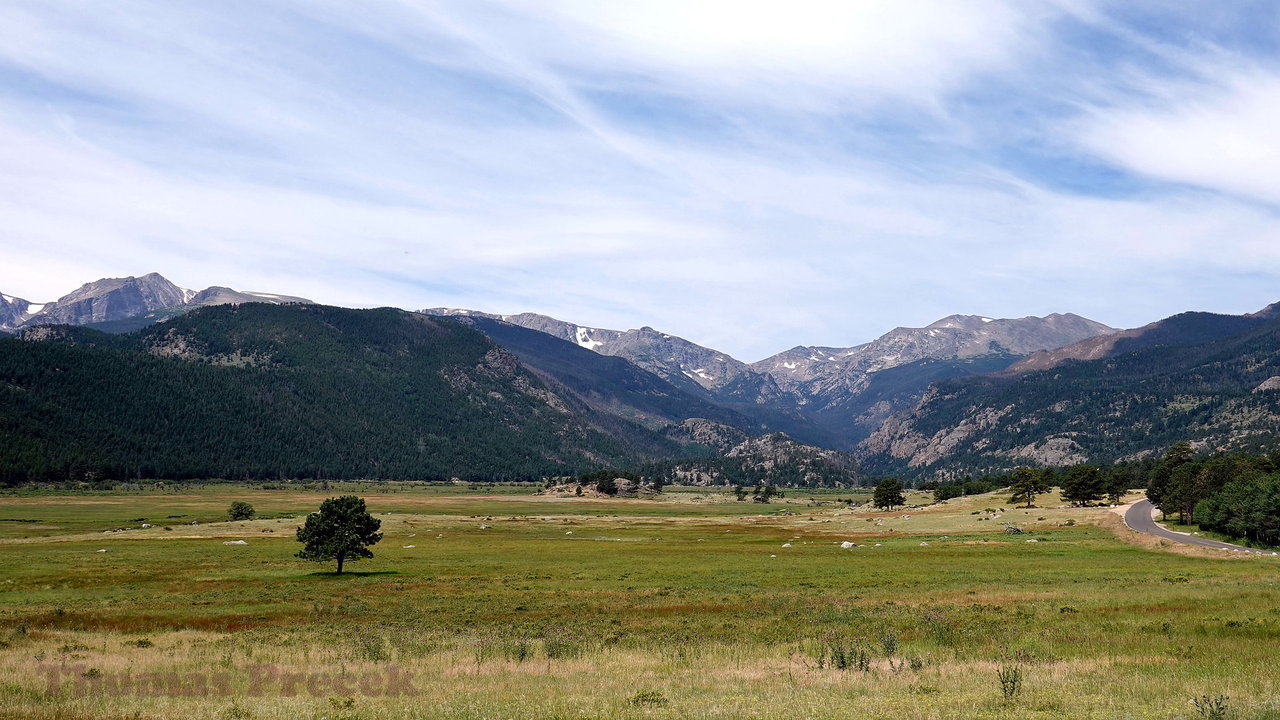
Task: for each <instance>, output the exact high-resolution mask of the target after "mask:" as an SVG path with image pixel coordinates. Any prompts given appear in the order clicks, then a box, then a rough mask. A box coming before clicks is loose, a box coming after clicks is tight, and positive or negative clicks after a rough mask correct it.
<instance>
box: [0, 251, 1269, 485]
mask: <svg viewBox="0 0 1280 720" xmlns="http://www.w3.org/2000/svg"><path fill="white" fill-rule="evenodd" d="M255 303H271V304H277V305H281V304H285V305H289V304H303V305H301V306H300V307H305V306H306V305H305V304H309V301H306V300H304V299H302V298H295V297H289V296H282V295H274V294H266V293H247V292H238V291H235V290H231V289H229V288H223V287H213V288H208V289H206V290H203V291H199V292H193V291H190V290H184V289H182V288H179V287H178V286H176V285H174V284H173V283H171V282H169V281H168V280H166V279H165V278H163V277H161V276H159V275H157V274H154V273H152V274H149V275H144V276H141V277H137V278H134V277H130V278H118V279H104V280H99V281H97V282H94V283H89V284H86V285H84V286H82V287H81V288H79V289H78V290H76V291H74V292H72V293H69V294H68V295H66V296H64V297H62V298H60V299H59V300H57V301H56V302H53V303H47V304H45V305H32V304H31V303H28V302H27V301H25V300H22V299H20V298H13V297H10V296H7V295H5V296H0V329H7V330H9V331H17V332H18V333H19V337H21V338H23V339H24V340H27V341H31V340H37V339H55V340H57V341H58V342H60V343H61V344H63V345H67V344H68V343H67V341H66V339H67V338H80V336H76V335H73V334H67V332H65V331H56V330H52V329H50V326H54V325H58V326H64V325H70V326H87V327H89V328H94V329H99V330H104V331H108V332H111V333H127V334H126V335H124V336H122V340H121V342H125V341H126V339H128V338H138V337H146V338H154V337H155V333H161V334H163V332H164V331H165V329H173V328H177V327H179V325H175V324H174V323H175V321H177V320H179V319H182V318H186V317H195V318H202V322H203V323H205V324H206V325H207V324H208V323H210V322H213V321H212V320H210V319H209V318H218V317H221V316H220V315H219V314H217V313H214V314H212V315H210V314H209V312H210V311H208V310H204V311H199V312H196V311H198V310H199V309H200V308H207V307H209V306H214V305H229V306H243V307H244V308H246V309H248V308H253V307H255V305H254V304H255ZM316 307H320V306H316ZM330 310H332V311H335V312H336V311H337V310H338V309H336V308H335V309H330ZM328 311H329V310H326V312H328ZM387 311H388V312H390V310H387ZM295 312H300V310H297V309H295ZM350 312H361V311H350ZM395 312H403V311H395ZM416 316H419V317H431V318H436V319H437V320H435V321H433V322H444V323H446V325H442V327H453V326H456V325H458V324H461V325H463V326H466V327H468V328H469V331H470V332H474V331H478V334H479V335H480V336H482V337H484V338H485V339H486V342H488V343H490V344H491V345H492V346H493V347H495V348H500V349H501V350H502V351H503V352H504V353H506V355H505V357H509V358H511V362H513V363H515V364H516V365H518V367H519V369H520V371H521V372H522V373H526V374H527V375H522V377H527V378H529V379H531V380H528V382H536V383H539V384H540V386H541V387H543V388H545V389H546V392H548V393H550V395H549V396H548V397H552V396H554V397H555V398H556V400H555V403H554V404H557V405H559V406H561V407H563V408H567V409H568V411H569V413H570V414H571V415H572V416H573V417H574V418H575V421H574V422H575V423H577V424H576V425H575V427H577V428H578V430H577V431H575V432H574V433H568V434H566V435H565V436H564V437H566V438H567V437H570V436H573V437H578V438H583V437H587V436H588V435H589V436H590V437H592V438H594V440H592V441H590V442H585V444H582V443H579V444H578V445H576V446H574V447H573V448H567V447H566V448H561V449H560V450H553V449H546V450H545V452H544V459H545V458H548V457H559V458H560V460H556V461H554V462H550V464H548V465H546V468H551V467H554V466H556V464H557V463H561V465H563V468H562V469H566V468H576V467H580V466H582V464H583V463H587V464H589V462H588V460H587V459H588V458H593V459H594V460H592V461H593V462H597V463H613V464H616V463H618V462H622V461H627V462H637V463H653V462H667V463H668V467H672V468H674V467H676V466H672V465H670V464H669V463H670V462H675V461H679V462H681V463H684V465H682V466H680V467H681V468H682V469H681V470H680V472H679V473H677V474H680V473H684V474H685V475H688V476H695V475H706V476H717V473H718V474H719V475H718V476H719V477H730V476H733V477H740V476H742V474H743V473H744V472H746V470H745V469H746V468H756V469H757V470H759V471H760V472H764V470H760V468H766V469H767V470H768V471H769V472H781V471H780V470H775V469H774V468H773V466H771V465H769V464H767V463H764V462H763V461H760V459H759V457H755V459H752V460H749V461H746V460H744V461H740V462H737V464H734V463H728V464H726V463H727V461H726V460H724V458H730V457H734V456H733V455H731V454H730V452H731V450H732V448H734V447H742V448H753V447H756V445H758V444H759V443H756V440H757V439H759V438H768V437H770V436H772V435H774V434H776V433H779V432H782V433H785V435H782V436H778V437H776V438H775V439H774V440H773V441H770V442H769V443H766V444H770V445H771V446H772V447H773V448H774V455H775V456H776V457H782V456H784V455H785V456H786V457H788V458H791V460H788V461H787V462H788V463H790V464H789V465H788V466H787V467H788V468H790V469H789V470H788V471H787V472H791V475H790V476H792V477H806V478H809V479H811V480H812V479H814V478H821V479H822V480H821V481H823V482H826V481H828V480H829V479H831V478H836V477H848V476H850V475H848V473H852V472H854V471H853V470H851V469H850V468H852V463H851V461H850V458H851V457H857V458H858V459H859V461H860V462H861V463H862V464H863V466H864V467H865V468H866V469H868V470H870V471H872V472H877V473H890V472H891V473H900V474H904V475H909V476H919V475H922V474H944V475H951V474H957V473H964V472H978V471H985V470H989V469H990V470H996V469H1007V468H1009V467H1012V466H1013V465H1016V464H1019V463H1027V464H1062V463H1071V462H1078V461H1081V460H1085V459H1087V460H1090V461H1109V460H1115V459H1121V458H1134V457H1141V456H1142V455H1143V453H1147V452H1154V451H1157V450H1158V449H1159V448H1160V447H1162V445H1161V443H1165V444H1170V443H1172V442H1175V441H1176V440H1177V439H1184V438H1187V437H1193V438H1195V439H1196V440H1197V442H1200V443H1201V445H1202V446H1203V447H1206V448H1219V447H1236V446H1242V445H1249V446H1251V447H1253V446H1256V445H1258V444H1259V443H1262V442H1265V441H1266V433H1268V432H1270V431H1271V430H1270V428H1271V425H1270V423H1271V422H1272V419H1271V415H1270V411H1269V410H1267V409H1266V407H1265V402H1264V399H1265V397H1269V395H1268V394H1267V393H1266V392H1261V393H1260V394H1254V393H1253V392H1252V391H1253V390H1254V389H1255V388H1257V387H1261V386H1262V385H1265V384H1266V382H1268V381H1269V379H1270V378H1271V377H1272V375H1269V374H1267V373H1271V372H1272V370H1274V371H1275V372H1274V375H1275V376H1276V377H1280V368H1272V367H1271V365H1270V364H1268V363H1270V356H1266V357H1262V356H1261V355H1259V353H1260V352H1263V350H1260V349H1259V348H1263V349H1265V346H1266V343H1267V342H1268V339H1267V338H1269V337H1270V336H1268V335H1266V328H1268V327H1270V324H1271V323H1275V322H1280V320H1277V316H1280V305H1277V306H1269V307H1267V308H1264V309H1263V310H1261V311H1259V312H1257V313H1251V314H1248V315H1241V316H1230V315H1215V314H1211V313H1194V312H1191V313H1183V314H1180V315H1176V316H1173V317H1171V318H1166V319H1165V320H1161V321H1157V322H1154V323H1151V324H1149V325H1146V326H1144V327H1141V328H1135V329H1132V330H1116V329H1114V328H1110V327H1108V326H1106V325H1103V324H1101V323H1098V322H1095V321H1092V320H1089V319H1087V318H1083V317H1080V316H1078V315H1073V314H1069V313H1068V314H1056V313H1055V314H1051V315H1048V316H1045V317H1025V318H1014V319H1002V318H990V317H984V316H974V315H952V316H948V317H945V318H942V319H940V320H938V321H936V322H934V323H931V324H929V325H927V326H924V327H920V328H909V327H899V328H895V329H893V330H891V331H889V332H888V333H886V334H885V335H883V336H881V337H879V338H876V339H875V340H872V341H870V342H867V343H863V344H860V345H852V346H848V347H832V346H801V347H796V348H792V349H791V350H787V351H784V352H781V353H778V354H776V355H774V356H772V357H769V358H766V359H764V360H760V361H758V362H754V363H745V362H742V361H740V360H738V359H736V358H733V357H732V356H730V355H728V354H727V353H724V352H720V351H717V350H715V349H712V348H707V347H703V346H701V345H698V344H696V343H693V342H691V341H689V340H686V339H684V338H681V337H678V336H675V335H671V334H669V333H664V332H661V331H659V330H655V329H654V328H651V327H641V328H639V329H632V330H613V329H607V328H597V327H589V326H583V325H577V324H575V323H572V322H568V321H564V320H559V319H556V318H552V317H548V316H545V315H539V314H534V313H522V314H516V315H498V314H493V313H487V312H482V311H478V310H468V309H453V308H430V309H426V310H420V311H418V312H417V313H416ZM236 317H239V316H236ZM272 317H275V318H276V321H282V320H281V319H280V317H277V316H272ZM285 317H288V316H285ZM344 317H345V316H344ZM355 317H358V316H355ZM344 322H351V323H356V322H358V320H356V319H353V318H347V319H346V320H344ZM157 325H159V327H152V326H157ZM214 325H215V326H217V323H214ZM219 327H220V326H219ZM82 332H83V331H82ZM242 332H243V330H242ZM1257 333H1263V334H1262V335H1257ZM94 337H95V338H96V339H94V340H93V341H92V342H89V343H86V344H87V345H88V346H92V347H93V348H98V349H101V348H104V347H108V346H109V345H110V343H109V342H108V341H107V340H105V339H104V338H109V337H110V336H109V335H100V336H94ZM1248 338H1253V339H1252V340H1248V341H1247V342H1246V340H1247V339H1248ZM128 341H129V342H133V340H128ZM79 342H80V340H79V339H77V340H75V341H73V342H70V346H72V347H79V345H78V344H77V343H79ZM146 342H148V343H149V342H152V340H147V341H146ZM218 342H219V343H222V344H227V345H228V347H230V346H234V345H235V342H233V341H231V340H226V341H225V342H224V341H222V340H219V341H218ZM300 342H301V340H300ZM1249 343H1252V344H1249ZM144 344H145V343H144ZM155 347H157V346H154V345H147V346H146V352H147V353H148V354H150V355H151V356H153V357H154V356H155V354H156V351H155ZM166 347H168V346H166ZM1175 348H1176V351H1175V350H1174V349H1175ZM1224 348H1225V349H1227V350H1225V352H1227V355H1226V356H1222V352H1224ZM133 349H134V350H135V351H136V350H138V348H137V347H134V348H133ZM1246 349H1247V352H1246ZM119 350H120V347H119V346H117V347H115V351H119ZM1232 353H1234V354H1232ZM1246 354H1247V355H1248V357H1245V355H1246ZM1263 354H1265V353H1263ZM223 355H226V356H227V357H231V355H227V354H226V353H224V354H223ZM170 356H171V357H173V358H178V359H184V357H183V356H182V353H170V354H169V356H166V357H170ZM220 357H222V356H220ZM1206 358H1216V359H1214V360H1213V361H1212V362H1213V363H1214V364H1213V365H1212V367H1202V366H1201V365H1198V364H1197V363H1200V362H1201V361H1205V362H1208V361H1207V360H1206ZM185 359H189V358H185ZM241 360H243V358H241ZM333 361H334V362H336V363H337V364H338V365H340V366H341V365H343V364H344V363H347V360H344V359H342V358H335V359H334V360H333ZM201 362H208V360H207V359H206V360H202V361H201ZM219 362H221V361H219ZM237 362H240V361H237ZM244 362H246V363H247V364H248V365H251V366H255V367H256V365H255V362H256V361H253V360H252V359H250V360H246V361H244ZM222 364H224V365H225V364H227V363H225V362H222ZM231 364H235V363H231ZM347 364H349V363H347ZM1261 375H1266V377H1260V376H1261ZM1206 377H1211V378H1214V382H1215V383H1222V384H1223V385H1222V387H1220V388H1219V387H1218V386H1216V385H1214V384H1213V383H1209V384H1207V385H1206V383H1205V381H1204V378H1206ZM0 382H4V379H3V378H2V377H0ZM1274 384H1275V385H1277V386H1280V380H1276V381H1275V382H1274ZM1155 387H1159V388H1160V390H1159V391H1158V392H1157V391H1156V390H1153V389H1152V388H1155ZM494 392H495V393H497V394H498V395H501V396H503V397H510V396H511V390H510V388H508V389H507V390H506V391H504V390H494ZM1090 398H1092V399H1090ZM1103 398H1105V399H1106V400H1107V401H1106V402H1104V401H1103ZM1118 398H1127V400H1125V401H1124V402H1121V401H1120V400H1119V399H1118ZM1191 398H1197V399H1195V400H1192V399H1191ZM1157 399H1158V400H1160V402H1162V403H1163V404H1158V403H1157V404H1155V405H1153V404H1152V403H1156V401H1157ZM1113 400H1114V402H1112V401H1113ZM1108 403H1110V404H1108ZM1116 403H1119V404H1116ZM1184 405H1185V406H1186V408H1184V407H1183V406H1184ZM1099 413H1101V415H1099ZM1210 416H1212V417H1210ZM1111 418H1118V419H1117V420H1114V421H1113V420H1112V419H1111ZM1193 420H1194V422H1193ZM1195 422H1202V423H1207V424H1206V425H1204V426H1203V427H1201V426H1198V425H1195V424H1194V423H1195ZM691 427H692V428H698V431H697V432H693V431H692V430H691V429H690V428H691ZM708 427H712V428H717V430H715V431H714V432H711V431H708V430H707V428H708ZM583 433H587V435H583ZM712 437H714V438H719V440H717V441H716V442H710V443H708V438H712ZM725 437H732V438H734V442H732V443H728V442H727V441H724V438H725ZM753 443H754V444H753ZM788 443H795V444H796V445H797V446H798V447H801V448H807V449H804V450H803V451H802V452H793V451H788V452H787V453H782V454H779V452H778V451H777V448H782V447H790V446H789V445H788ZM548 447H550V446H548ZM822 448H826V449H827V450H822ZM741 452H748V451H747V450H742V451H741ZM751 452H753V453H754V454H755V455H756V456H759V454H760V453H759V448H757V449H756V450H754V451H751ZM824 452H835V453H837V454H836V455H832V456H826V455H822V453H824ZM844 453H852V455H845V454H844ZM699 454H701V456H703V457H707V458H712V457H718V458H721V460H720V461H717V462H718V463H719V464H716V463H712V464H711V465H707V464H705V463H704V464H703V465H701V466H697V465H696V464H695V465H689V464H688V462H687V461H684V460H679V459H680V458H685V457H692V456H696V455H699ZM801 456H804V457H805V458H806V459H805V460H804V461H803V463H802V462H801V461H800V460H797V459H796V458H800V457H801ZM571 458H577V460H571ZM802 465H803V467H805V468H807V469H806V470H804V471H803V472H800V471H796V472H792V471H793V470H795V468H798V467H801V466H802ZM527 467H532V465H529V466H527ZM815 468H820V469H815ZM709 469H710V470H709ZM712 470H714V471H712ZM753 472H754V471H753ZM842 473H845V475H841V474H842ZM455 474H456V473H455Z"/></svg>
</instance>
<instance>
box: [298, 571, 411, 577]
mask: <svg viewBox="0 0 1280 720" xmlns="http://www.w3.org/2000/svg"><path fill="white" fill-rule="evenodd" d="M399 574H400V571H399V570H369V571H367V572H360V571H359V570H343V571H342V574H341V575H339V574H338V573H337V572H336V571H334V570H317V571H316V572H313V573H307V574H306V576H305V577H330V578H340V577H373V576H375V575H399Z"/></svg>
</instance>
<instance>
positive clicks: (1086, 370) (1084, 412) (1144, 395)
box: [859, 314, 1280, 473]
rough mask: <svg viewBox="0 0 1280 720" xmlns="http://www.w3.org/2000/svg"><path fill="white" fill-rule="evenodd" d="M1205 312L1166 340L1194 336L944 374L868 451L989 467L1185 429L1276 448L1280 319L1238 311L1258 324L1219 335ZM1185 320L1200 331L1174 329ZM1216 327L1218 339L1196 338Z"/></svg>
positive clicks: (919, 466)
mask: <svg viewBox="0 0 1280 720" xmlns="http://www.w3.org/2000/svg"><path fill="white" fill-rule="evenodd" d="M1188 315H1191V317H1187V316H1188ZM1195 315H1203V314H1184V315H1180V316H1176V317H1175V318H1171V319H1170V320H1171V322H1166V324H1165V326H1164V329H1165V332H1164V334H1163V335H1162V337H1163V338H1164V339H1165V340H1169V341H1175V340H1185V341H1190V342H1188V344H1158V345H1150V346H1147V347H1140V348H1138V349H1135V350H1132V351H1130V352H1126V353H1123V354H1119V355H1116V356H1114V357H1105V358H1102V359H1098V360H1091V361H1071V362H1066V363H1065V364H1063V365H1061V366H1059V367H1055V368H1052V369H1049V370H1041V371H1033V372H1027V373H1024V374H1020V375H1004V376H989V377H976V378H967V379H963V380H949V381H942V382H939V383H937V384H936V385H934V387H933V388H932V389H931V390H930V392H929V393H928V394H927V395H926V397H925V398H924V399H923V400H922V401H921V402H920V404H919V405H918V406H917V407H915V408H914V409H913V410H911V411H909V412H905V413H902V414H899V415H897V416H895V417H893V418H891V419H890V420H889V421H887V422H886V423H885V424H884V425H883V426H882V427H881V428H880V429H879V430H878V431H876V432H875V433H874V434H873V435H872V436H871V437H870V438H868V439H867V440H866V441H864V442H863V443H862V444H861V445H860V446H859V457H860V458H861V459H862V461H863V462H864V463H867V464H868V465H869V466H870V468H874V469H877V470H880V471H885V472H889V471H900V472H914V473H922V472H934V471H943V472H979V471H986V470H1003V469H1008V468H1010V467H1012V466H1015V465H1019V464H1031V465H1036V464H1048V465H1061V464H1070V463H1076V462H1085V461H1088V462H1094V463H1100V462H1101V463H1105V462H1110V461H1114V460H1117V459H1123V458H1138V457H1145V456H1147V455H1150V454H1152V453H1154V452H1159V451H1161V450H1162V449H1164V448H1166V447H1168V446H1170V445H1172V444H1173V443H1175V442H1178V441H1181V440H1190V441H1193V442H1194V443H1195V444H1196V445H1197V446H1198V447H1202V448H1207V449H1213V450H1218V449H1222V450H1227V449H1272V448H1274V447H1275V446H1276V441H1277V440H1276V439H1277V435H1276V433H1277V432H1280V393H1277V392H1276V391H1275V390H1276V388H1280V379H1273V378H1277V377H1278V376H1280V319H1270V320H1267V319H1261V320H1257V321H1256V322H1243V323H1240V322H1238V321H1230V322H1229V323H1227V324H1228V325H1230V326H1236V327H1238V326H1240V325H1243V326H1245V327H1246V328H1247V329H1245V330H1244V331H1243V332H1238V333H1235V334H1232V335H1229V336H1227V337H1214V336H1216V335H1218V334H1219V332H1218V331H1217V330H1214V331H1211V332H1206V325H1205V322H1204V320H1205V318H1203V317H1195ZM1176 327H1184V328H1185V329H1187V330H1188V332H1185V333H1182V334H1173V333H1172V332H1171V330H1170V328H1176ZM1213 327H1215V328H1221V327H1222V323H1217V322H1215V323H1214V324H1213ZM1206 336H1208V337H1212V338H1213V339H1211V340H1209V341H1200V342H1196V341H1197V340H1203V338H1204V337H1206Z"/></svg>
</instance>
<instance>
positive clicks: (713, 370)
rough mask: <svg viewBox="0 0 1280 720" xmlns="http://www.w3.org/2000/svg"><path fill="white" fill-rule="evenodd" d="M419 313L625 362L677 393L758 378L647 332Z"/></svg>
mask: <svg viewBox="0 0 1280 720" xmlns="http://www.w3.org/2000/svg"><path fill="white" fill-rule="evenodd" d="M418 312H421V313H423V314H426V315H439V316H444V317H485V318H489V319H492V320H502V321H503V322H508V323H511V324H512V325H519V326H520V327H523V328H528V329H530V330H538V331H539V332H544V333H547V334H548V335H552V336H554V337H558V338H560V339H561V340H567V341H569V342H571V343H575V344H577V345H579V346H581V347H584V348H586V349H588V350H593V351H595V352H597V353H600V354H601V355H612V356H615V357H621V358H626V359H627V360H630V361H631V362H633V363H635V364H636V365H638V366H639V367H641V368H644V369H645V370H648V371H649V372H651V373H653V374H655V375H657V376H658V377H660V378H662V379H664V380H666V381H667V382H670V383H672V384H673V385H676V386H677V387H684V388H690V387H691V386H693V387H696V388H699V389H701V390H703V391H707V392H710V393H713V394H714V393H716V392H717V391H719V390H721V389H723V388H727V387H729V386H731V385H733V384H734V383H735V382H737V381H739V380H741V379H743V378H744V376H745V377H747V378H750V379H752V380H754V378H751V376H753V375H755V374H756V373H754V372H753V371H752V370H751V369H750V368H749V367H748V366H747V364H746V363H744V362H742V361H740V360H737V359H734V358H732V357H730V356H728V355H726V354H725V353H722V352H718V351H716V350H712V349H710V348H705V347H703V346H701V345H698V344H695V343H692V342H689V341H688V340H685V339H684V338H681V337H677V336H675V335H668V334H667V333H664V332H659V331H657V330H654V329H653V328H651V327H642V328H639V329H635V330H626V331H622V330H609V329H606V328H593V327H587V326H585V325H576V324H574V323H570V322H565V321H563V320H557V319H555V318H553V317H548V316H546V315H539V314H537V313H520V314H517V315H495V314H492V313H484V312H479V311H476V310H461V309H455V308H427V309H424V310H419V311H418Z"/></svg>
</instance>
